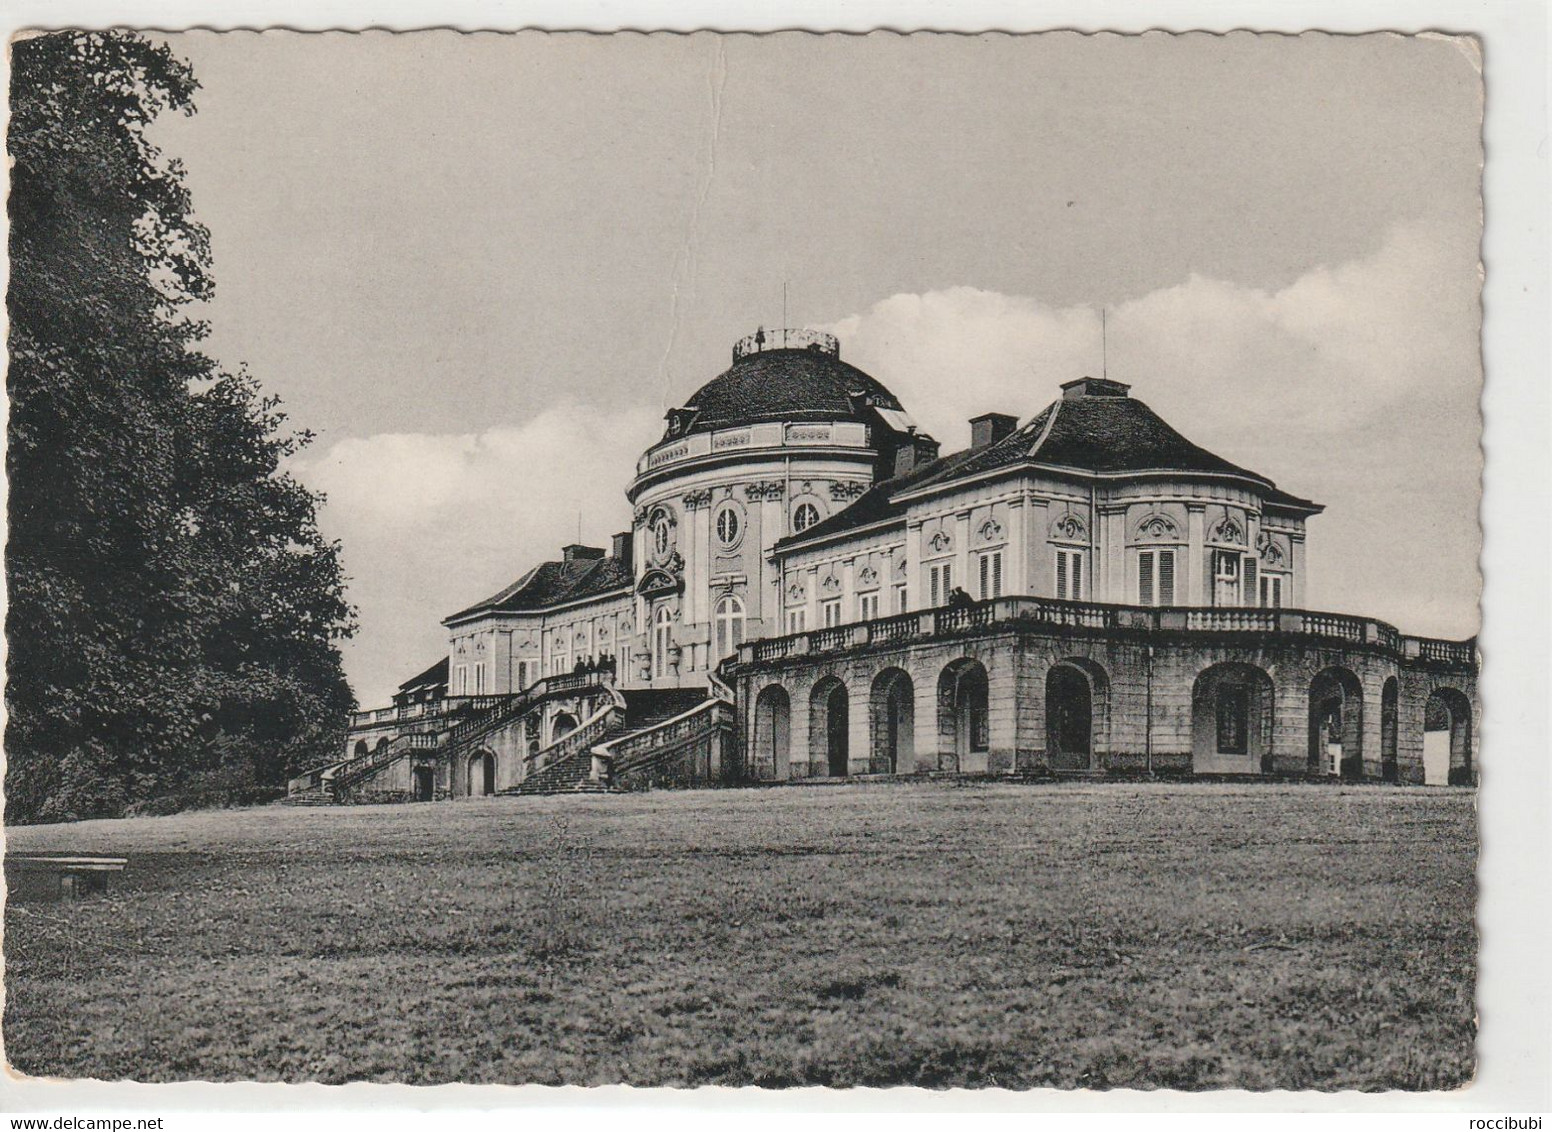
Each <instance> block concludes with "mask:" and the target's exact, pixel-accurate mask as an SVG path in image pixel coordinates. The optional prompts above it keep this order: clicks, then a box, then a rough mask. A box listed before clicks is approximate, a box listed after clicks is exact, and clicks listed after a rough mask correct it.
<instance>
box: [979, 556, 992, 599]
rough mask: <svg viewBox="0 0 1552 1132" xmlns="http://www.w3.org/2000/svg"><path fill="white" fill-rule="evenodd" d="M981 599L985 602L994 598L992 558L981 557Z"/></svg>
mask: <svg viewBox="0 0 1552 1132" xmlns="http://www.w3.org/2000/svg"><path fill="white" fill-rule="evenodd" d="M980 566H981V598H982V600H985V599H986V598H989V597H991V596H992V589H991V586H992V556H991V555H990V554H983V555H981V562H980Z"/></svg>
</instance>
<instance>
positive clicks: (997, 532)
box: [975, 518, 1002, 543]
mask: <svg viewBox="0 0 1552 1132" xmlns="http://www.w3.org/2000/svg"><path fill="white" fill-rule="evenodd" d="M975 533H976V537H978V538H979V539H980V540H981V541H982V542H988V543H990V542H1001V541H1002V524H1001V523H999V522H998V521H997V520H996V519H993V518H988V519H987V520H986V522H984V523H982V524H981V525H980V526H979V527H977V528H976V532H975Z"/></svg>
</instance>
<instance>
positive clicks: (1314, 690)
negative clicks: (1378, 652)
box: [1309, 668, 1363, 782]
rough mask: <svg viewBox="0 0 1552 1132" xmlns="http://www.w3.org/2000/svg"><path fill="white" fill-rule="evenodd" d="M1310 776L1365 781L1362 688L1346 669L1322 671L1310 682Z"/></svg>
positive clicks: (1356, 678) (1360, 683)
mask: <svg viewBox="0 0 1552 1132" xmlns="http://www.w3.org/2000/svg"><path fill="white" fill-rule="evenodd" d="M1309 772H1310V773H1311V774H1314V775H1320V776H1321V777H1325V778H1342V779H1344V780H1346V781H1349V782H1358V781H1361V780H1362V779H1363V684H1362V682H1361V681H1359V679H1358V677H1357V676H1355V675H1353V673H1352V672H1351V671H1349V670H1348V669H1346V668H1327V669H1323V670H1322V671H1321V672H1319V673H1317V674H1316V676H1315V679H1313V680H1311V681H1310V693H1309Z"/></svg>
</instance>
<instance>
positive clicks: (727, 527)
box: [717, 507, 744, 547]
mask: <svg viewBox="0 0 1552 1132" xmlns="http://www.w3.org/2000/svg"><path fill="white" fill-rule="evenodd" d="M743 533H744V525H743V523H742V522H741V521H740V520H739V518H738V509H737V508H736V507H724V508H722V510H720V511H718V512H717V541H718V542H720V543H721V544H722V545H723V546H729V547H731V546H737V545H738V536H739V535H741V534H743Z"/></svg>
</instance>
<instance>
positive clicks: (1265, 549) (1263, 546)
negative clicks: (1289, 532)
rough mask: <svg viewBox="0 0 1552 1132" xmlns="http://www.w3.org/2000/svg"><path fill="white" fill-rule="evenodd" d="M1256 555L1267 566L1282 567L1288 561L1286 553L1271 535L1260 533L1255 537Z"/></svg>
mask: <svg viewBox="0 0 1552 1132" xmlns="http://www.w3.org/2000/svg"><path fill="white" fill-rule="evenodd" d="M1256 553H1257V554H1259V555H1260V556H1261V561H1262V562H1265V563H1266V564H1267V565H1268V566H1282V565H1284V564H1285V563H1286V562H1287V561H1288V555H1287V552H1285V551H1284V550H1283V548H1282V545H1281V544H1280V543H1279V542H1278V540H1277V539H1276V538H1274V537H1273V536H1272V535H1269V534H1267V533H1266V532H1265V531H1262V532H1261V533H1260V534H1259V535H1257V536H1256Z"/></svg>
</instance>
